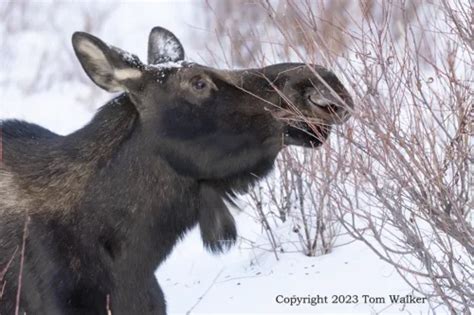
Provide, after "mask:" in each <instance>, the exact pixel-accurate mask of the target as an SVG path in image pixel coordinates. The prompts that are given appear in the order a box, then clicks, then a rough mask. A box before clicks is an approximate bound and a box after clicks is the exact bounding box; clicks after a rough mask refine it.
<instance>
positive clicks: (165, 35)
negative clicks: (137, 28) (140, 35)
mask: <svg viewBox="0 0 474 315" xmlns="http://www.w3.org/2000/svg"><path fill="white" fill-rule="evenodd" d="M180 60H184V48H183V45H181V43H180V42H179V40H178V38H176V36H174V34H173V33H171V32H170V31H168V30H167V29H164V28H162V27H159V26H157V27H154V28H153V29H152V30H151V32H150V37H149V38H148V64H150V65H156V64H159V63H163V62H170V61H171V62H176V61H180Z"/></svg>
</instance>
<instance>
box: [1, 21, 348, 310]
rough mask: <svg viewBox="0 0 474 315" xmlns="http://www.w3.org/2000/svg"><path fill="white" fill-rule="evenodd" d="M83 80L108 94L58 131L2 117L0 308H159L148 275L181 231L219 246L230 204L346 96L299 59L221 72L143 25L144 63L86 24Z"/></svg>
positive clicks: (319, 128) (317, 133)
mask: <svg viewBox="0 0 474 315" xmlns="http://www.w3.org/2000/svg"><path fill="white" fill-rule="evenodd" d="M72 45H73V48H74V52H75V54H76V56H77V58H78V60H79V62H80V64H81V65H82V68H83V69H84V71H85V72H86V74H87V75H88V77H89V78H90V79H91V80H92V81H93V82H94V83H95V84H96V85H98V86H99V87H101V88H102V89H105V90H107V91H109V92H120V93H121V94H119V95H118V96H116V97H115V98H113V99H112V100H111V101H110V102H108V103H106V104H105V105H104V106H103V107H101V108H100V109H99V110H98V112H97V113H96V114H95V116H94V117H93V118H92V120H91V121H90V122H89V123H88V124H87V125H85V126H84V127H83V128H81V129H79V130H77V131H75V132H73V133H71V134H69V135H66V136H61V135H57V134H55V133H53V132H51V131H49V130H47V129H45V128H43V127H41V126H38V125H35V124H31V123H27V122H24V121H19V120H4V121H1V125H0V128H1V129H0V130H1V132H2V133H1V135H2V144H3V156H2V160H1V164H0V314H11V313H13V312H15V311H18V312H19V313H20V314H24V313H26V314H48V315H51V314H81V315H84V314H110V313H112V314H114V315H116V314H166V302H165V298H164V294H163V292H162V290H161V288H160V286H159V284H158V282H157V281H156V279H155V277H154V272H155V270H156V269H157V267H158V266H159V265H160V263H162V262H163V261H164V260H165V259H166V257H167V256H168V255H169V254H170V252H171V250H172V249H173V247H174V246H175V244H176V243H177V241H178V240H179V239H180V238H182V237H183V236H184V235H185V233H186V232H187V231H188V230H190V229H191V228H193V227H195V226H199V227H200V231H201V236H202V240H203V244H204V245H205V247H206V248H207V249H208V250H210V251H211V252H213V253H220V252H224V251H226V250H227V249H228V248H229V247H230V246H232V244H233V243H234V242H235V240H236V237H237V231H236V226H235V222H234V218H233V216H232V214H231V212H230V210H229V208H228V204H229V203H228V202H227V201H231V200H232V199H233V198H234V196H235V194H236V193H243V192H245V191H247V190H248V189H249V188H250V187H251V186H252V185H253V184H254V183H255V182H256V181H258V179H260V178H262V177H263V176H265V175H266V174H267V173H268V172H269V171H270V170H271V169H272V167H273V164H274V160H275V158H276V156H277V154H278V153H279V151H280V150H282V149H283V148H284V147H285V146H287V145H297V146H302V147H308V148H316V147H318V146H320V145H321V144H322V143H323V142H324V141H325V140H326V139H327V138H328V137H329V134H330V132H331V126H333V125H336V124H342V123H344V122H345V121H346V120H347V119H348V117H349V116H350V113H351V110H352V108H353V102H352V100H351V97H350V95H349V93H348V92H347V90H346V89H345V88H344V86H343V85H342V84H341V82H340V81H339V80H338V78H337V77H336V76H335V75H334V73H332V72H331V71H329V70H327V69H325V68H324V67H321V66H316V65H310V64H305V63H282V64H275V65H270V66H267V67H263V68H258V69H257V68H253V69H243V70H221V69H215V68H211V67H207V66H203V65H200V64H197V63H194V62H191V61H188V60H186V59H185V54H184V49H183V46H182V45H181V43H180V41H179V40H178V39H177V38H176V36H175V35H174V34H172V33H171V32H170V31H168V30H166V29H164V28H161V27H155V28H153V29H152V31H151V33H150V36H149V43H148V62H147V63H146V64H145V63H143V62H141V61H140V60H139V59H138V57H136V56H135V55H132V54H130V53H128V52H125V51H123V50H121V49H119V48H117V47H114V46H111V45H108V44H106V43H104V42H103V41H102V40H100V39H99V38H97V37H95V36H93V35H90V34H88V33H84V32H76V33H74V34H73V36H72Z"/></svg>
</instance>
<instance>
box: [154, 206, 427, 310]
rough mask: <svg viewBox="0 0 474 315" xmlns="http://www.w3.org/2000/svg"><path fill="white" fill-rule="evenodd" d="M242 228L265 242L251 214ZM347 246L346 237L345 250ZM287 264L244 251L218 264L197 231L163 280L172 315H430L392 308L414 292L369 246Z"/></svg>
mask: <svg viewBox="0 0 474 315" xmlns="http://www.w3.org/2000/svg"><path fill="white" fill-rule="evenodd" d="M237 221H238V227H239V231H240V234H242V235H244V236H245V237H246V238H249V239H252V240H256V241H257V242H258V241H259V239H261V238H262V233H261V231H260V230H259V225H258V224H256V223H255V222H253V221H252V220H250V219H249V218H248V216H246V214H245V213H242V214H240V215H238V216H237ZM244 229H245V230H244ZM347 240H348V239H347V238H344V237H341V238H340V239H339V243H342V242H346V241H347ZM336 246H337V245H336ZM279 257H280V260H279V261H277V260H276V259H275V257H274V255H273V253H271V252H262V251H259V250H255V249H251V248H249V246H248V245H246V244H244V243H241V244H240V246H236V248H234V249H233V250H232V251H231V252H229V253H228V254H225V255H222V256H219V257H216V256H212V255H210V254H208V253H207V252H205V251H204V250H203V249H202V245H201V241H200V238H199V231H198V230H194V231H192V233H190V235H189V236H188V237H187V238H185V240H184V241H183V242H182V243H181V244H179V245H178V246H177V247H176V249H175V250H174V252H173V254H172V256H171V257H170V258H169V259H168V260H167V261H166V263H165V264H164V265H163V266H161V267H160V268H159V270H158V271H157V273H156V275H157V278H158V279H159V281H160V284H161V286H162V288H163V290H164V291H165V294H166V297H167V301H168V306H169V311H170V312H171V313H176V314H183V313H186V312H187V311H189V310H191V309H192V314H212V313H214V314H222V313H245V314H248V313H272V314H273V313H326V314H329V313H330V314H334V313H337V314H341V313H350V314H354V313H363V314H374V313H377V314H398V313H406V314H409V313H411V314H414V313H415V314H416V313H425V312H427V311H428V304H426V303H421V304H412V305H404V304H392V303H390V301H389V300H390V298H389V295H397V294H399V295H406V294H410V293H411V290H410V289H409V288H408V286H407V285H406V284H405V283H404V282H403V280H402V279H401V278H400V277H399V276H398V274H396V272H395V271H394V270H393V268H392V267H390V266H388V265H387V264H385V263H384V262H382V261H381V260H380V259H379V258H377V257H376V256H375V255H374V254H373V253H372V252H371V251H370V250H369V249H368V248H367V247H366V246H365V245H364V244H362V243H356V242H353V243H350V244H347V245H344V246H340V247H336V248H335V249H334V251H333V252H332V253H331V254H328V255H325V256H320V257H306V256H304V255H303V254H300V253H291V254H282V255H279ZM334 295H344V296H346V295H350V296H351V299H353V298H354V296H356V298H358V299H359V302H358V303H354V304H352V303H342V304H336V303H332V302H333V298H334V297H333V296H334ZM364 295H367V299H368V301H367V303H364V301H363V300H364ZM318 296H319V297H321V299H320V300H319V303H318V304H316V305H311V304H303V303H301V304H300V305H293V306H292V305H290V304H285V303H277V301H276V300H277V299H278V300H279V301H281V300H282V299H283V298H284V297H288V298H292V297H301V298H304V297H311V298H313V300H314V301H316V302H318V300H317V297H318ZM368 296H370V298H369V297H368ZM415 296H418V295H416V294H415ZM325 297H327V298H325ZM375 297H382V298H384V299H385V301H384V303H379V302H381V300H380V301H379V300H377V303H371V302H369V299H370V301H373V300H372V298H375ZM324 299H327V300H326V303H325V301H324ZM296 303H297V302H296ZM297 304H298V303H297Z"/></svg>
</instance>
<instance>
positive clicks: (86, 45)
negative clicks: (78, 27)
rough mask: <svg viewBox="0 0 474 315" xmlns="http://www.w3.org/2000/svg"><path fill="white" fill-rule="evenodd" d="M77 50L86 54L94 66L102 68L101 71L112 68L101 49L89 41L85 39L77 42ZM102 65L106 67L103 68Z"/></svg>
mask: <svg viewBox="0 0 474 315" xmlns="http://www.w3.org/2000/svg"><path fill="white" fill-rule="evenodd" d="M77 50H78V51H79V52H80V53H81V54H84V55H86V56H87V57H88V58H89V59H90V61H91V62H92V63H94V64H95V65H96V66H98V67H100V68H101V70H102V71H101V72H105V71H104V70H112V69H111V66H110V65H109V63H108V61H107V58H106V57H105V55H104V53H103V52H102V50H100V49H99V48H98V47H97V46H95V45H94V44H92V43H91V42H89V41H87V40H81V41H80V42H79V43H78V44H77ZM104 67H106V68H108V69H103V68H104Z"/></svg>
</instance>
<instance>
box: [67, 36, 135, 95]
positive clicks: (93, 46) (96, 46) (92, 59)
mask: <svg viewBox="0 0 474 315" xmlns="http://www.w3.org/2000/svg"><path fill="white" fill-rule="evenodd" d="M72 45H73V47H74V51H75V53H76V56H77V58H78V59H79V62H80V63H81V65H82V67H83V68H84V70H85V72H86V73H87V75H88V76H89V78H91V80H92V81H94V83H95V84H97V85H98V86H100V87H101V88H103V89H105V90H107V91H109V92H120V91H128V90H129V89H130V88H131V87H132V86H133V83H134V82H135V81H136V80H138V79H139V78H141V76H142V71H141V70H140V69H141V68H142V67H141V66H142V64H141V62H140V60H139V59H138V58H137V57H136V56H133V55H131V54H128V53H126V52H124V51H122V50H120V49H118V48H115V47H112V46H109V45H107V44H106V43H104V42H103V41H101V40H100V39H98V38H97V37H95V36H92V35H90V34H87V33H83V32H76V33H74V35H73V36H72Z"/></svg>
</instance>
